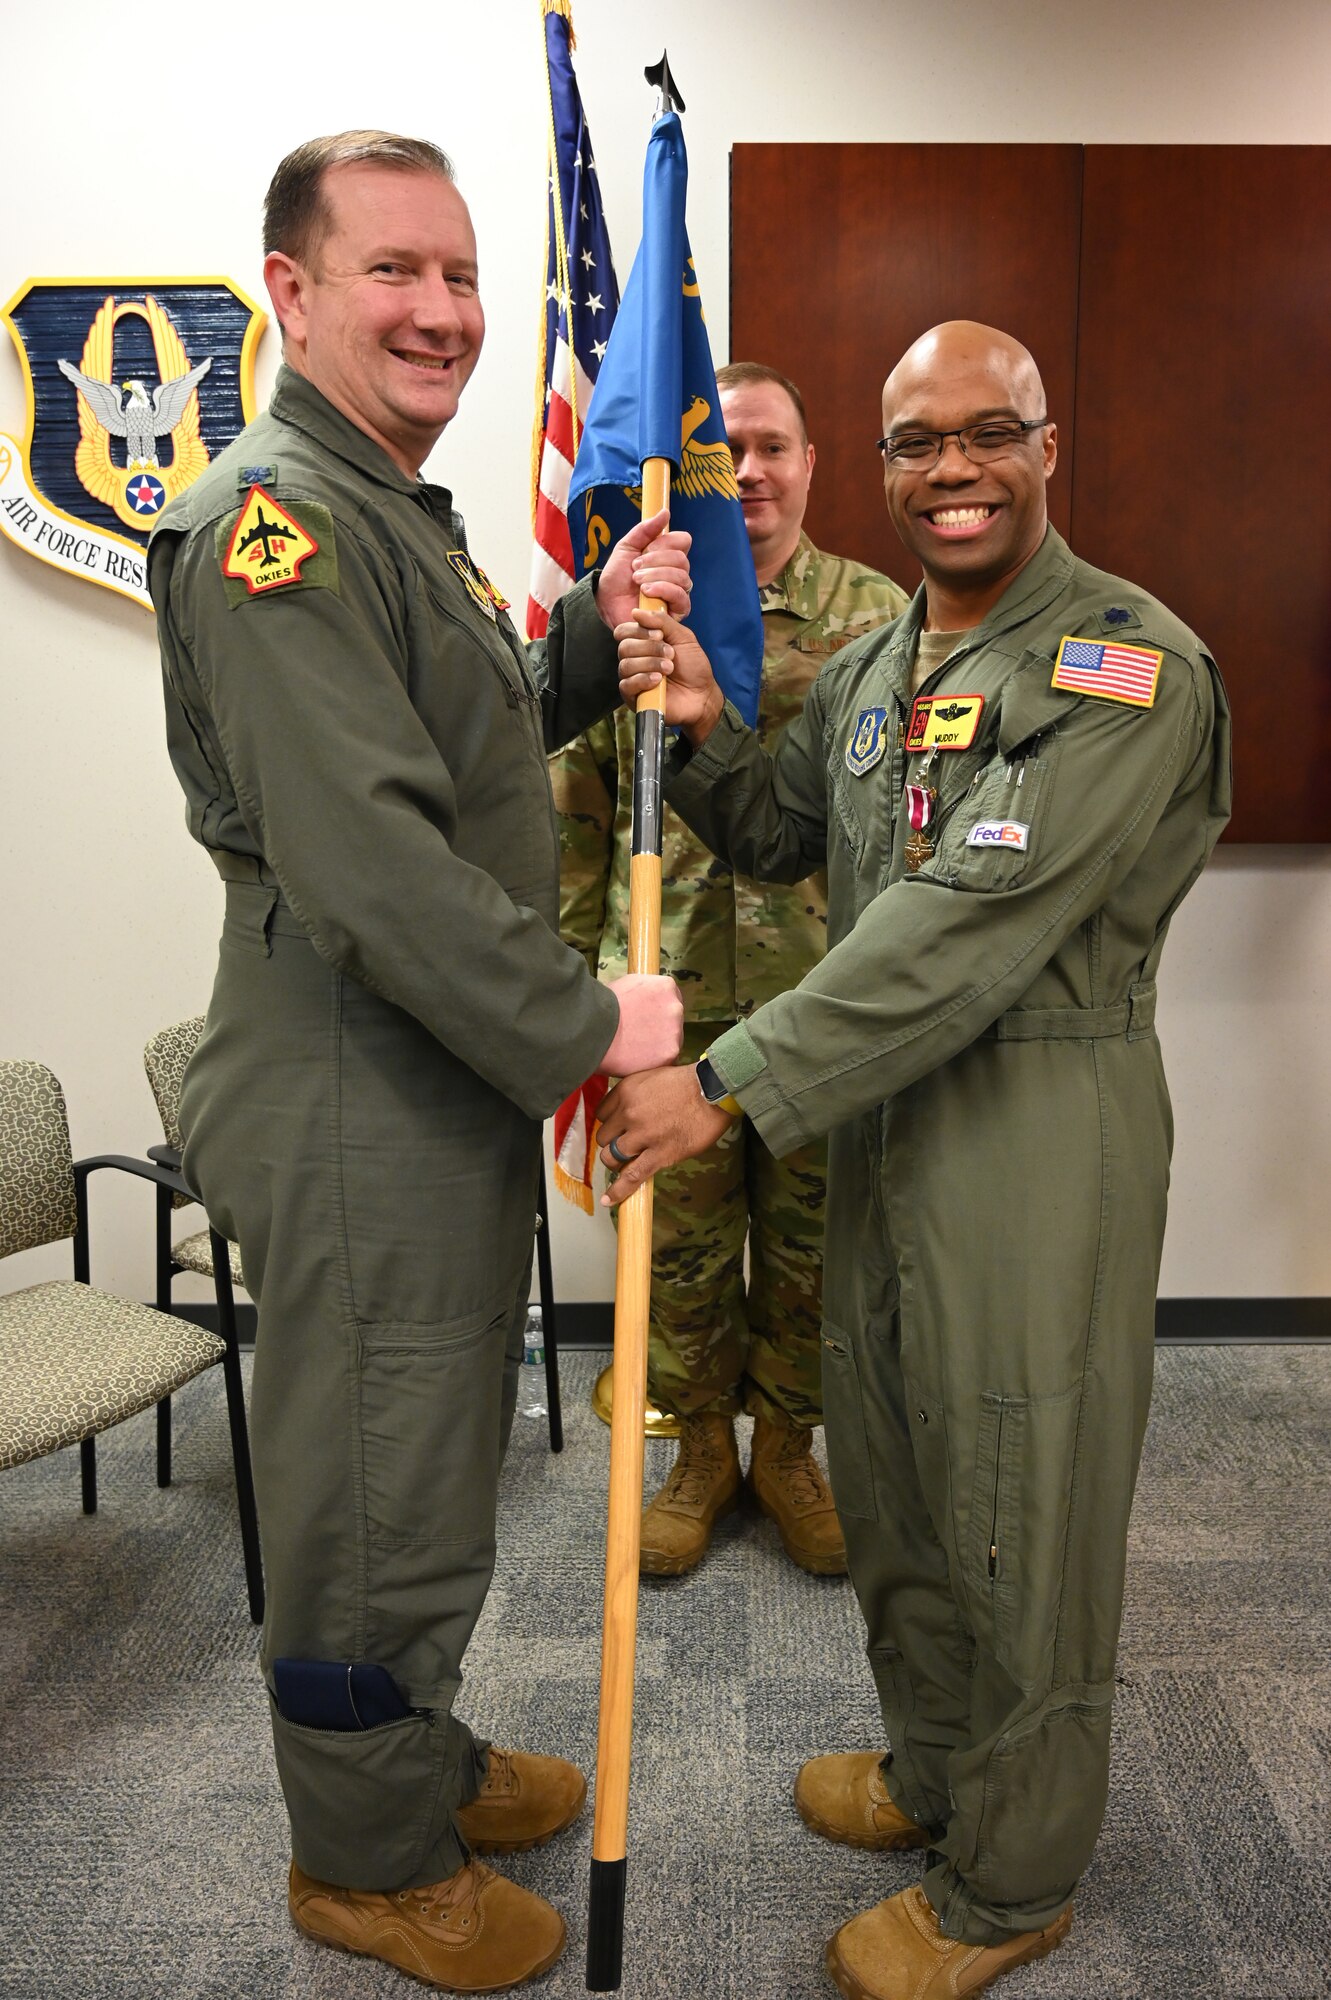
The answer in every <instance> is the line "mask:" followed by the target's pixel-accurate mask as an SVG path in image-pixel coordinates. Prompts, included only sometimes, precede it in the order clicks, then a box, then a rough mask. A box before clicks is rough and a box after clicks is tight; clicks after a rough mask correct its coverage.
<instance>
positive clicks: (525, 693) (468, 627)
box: [417, 570, 541, 709]
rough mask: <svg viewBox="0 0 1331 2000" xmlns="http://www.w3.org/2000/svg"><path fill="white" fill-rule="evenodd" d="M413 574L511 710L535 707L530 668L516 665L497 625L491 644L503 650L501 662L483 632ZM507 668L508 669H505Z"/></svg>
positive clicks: (536, 698) (535, 691) (537, 694)
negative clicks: (494, 679) (477, 657)
mask: <svg viewBox="0 0 1331 2000" xmlns="http://www.w3.org/2000/svg"><path fill="white" fill-rule="evenodd" d="M417 575H418V577H420V581H421V586H422V588H423V590H424V592H425V595H426V596H427V597H428V598H429V600H430V605H431V608H432V609H433V610H434V611H435V612H437V613H438V615H439V617H441V618H442V619H444V621H445V622H446V623H447V624H448V625H450V626H452V628H453V630H454V631H455V632H460V633H462V634H463V635H464V636H465V637H466V638H467V639H469V640H470V642H471V645H472V649H473V651H475V652H477V653H479V654H480V655H481V657H482V658H483V659H484V661H485V663H486V665H487V666H488V667H489V669H490V671H491V673H493V674H495V675H496V676H497V678H498V680H499V684H500V686H501V687H502V688H503V691H504V698H505V700H506V701H507V703H508V705H509V707H510V708H514V709H523V708H527V709H531V708H539V707H540V702H541V697H540V692H539V690H538V689H537V687H536V683H535V682H534V681H533V680H532V678H531V673H530V669H529V668H528V667H527V666H526V665H525V663H524V664H522V665H519V663H518V659H517V655H516V654H515V653H514V652H512V650H511V649H510V648H509V647H508V646H507V645H506V644H505V643H504V640H503V639H502V638H501V637H500V634H499V630H498V627H497V626H496V628H495V633H494V644H495V646H496V647H497V648H499V649H500V650H501V651H502V653H503V660H502V663H501V661H500V660H498V659H496V657H495V653H494V651H493V650H492V649H491V647H490V645H489V644H487V640H486V634H485V633H484V632H483V631H481V630H480V629H479V627H477V626H476V625H473V624H472V622H471V621H470V619H467V618H460V617H459V616H458V614H457V612H456V611H455V610H454V609H453V607H452V605H451V604H448V603H446V602H445V600H444V599H443V598H442V597H440V595H439V593H438V591H437V590H434V589H432V588H431V585H430V582H429V579H428V578H427V577H425V576H424V575H422V574H421V572H420V571H419V570H418V571H417ZM509 669H511V670H512V671H511V672H510V671H508V670H509Z"/></svg>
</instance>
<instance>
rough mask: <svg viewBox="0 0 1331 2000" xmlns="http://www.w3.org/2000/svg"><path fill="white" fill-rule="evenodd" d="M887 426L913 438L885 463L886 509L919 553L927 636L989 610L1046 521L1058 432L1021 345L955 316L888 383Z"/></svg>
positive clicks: (918, 345)
mask: <svg viewBox="0 0 1331 2000" xmlns="http://www.w3.org/2000/svg"><path fill="white" fill-rule="evenodd" d="M883 430H884V431H885V432H887V433H890V434H891V435H892V436H893V437H894V438H896V439H899V440H900V439H903V438H908V437H909V436H910V434H911V433H933V442H934V446H935V448H936V455H935V451H934V450H931V448H930V443H929V440H928V438H927V437H924V438H920V439H917V443H918V445H919V447H920V448H919V449H918V450H916V451H915V452H914V453H913V454H910V453H907V452H905V451H901V450H889V451H886V452H885V453H884V458H883V486H884V490H885V492H886V496H887V511H888V513H889V514H890V515H891V517H892V524H893V526H894V527H895V529H896V531H897V533H898V535H899V536H900V537H901V540H902V542H903V543H904V545H905V546H906V548H908V549H909V550H910V552H911V553H912V555H914V556H917V557H918V558H919V562H920V566H921V568H922V569H923V571H924V581H925V590H926V595H927V599H928V613H927V615H928V622H929V627H930V629H931V630H934V631H953V630H956V631H964V630H966V629H968V628H970V627H972V626H974V625H977V624H979V622H980V620H981V619H982V618H984V617H985V616H987V614H988V612H989V611H990V610H991V609H992V607H993V606H994V605H995V604H996V603H997V602H998V600H999V598H1000V597H1001V596H1002V595H1003V593H1004V591H1005V590H1006V589H1007V588H1008V586H1009V585H1010V584H1011V582H1012V580H1013V578H1014V577H1015V576H1017V574H1018V573H1019V572H1020V571H1021V570H1022V569H1023V568H1024V566H1025V565H1026V564H1027V563H1028V562H1029V561H1030V560H1031V557H1032V556H1033V555H1034V554H1035V552H1036V550H1037V549H1038V548H1039V547H1040V544H1041V542H1042V541H1043V540H1044V536H1045V530H1046V528H1047V526H1048V514H1047V512H1046V509H1045V482H1046V481H1047V480H1048V478H1049V476H1050V474H1051V473H1052V472H1053V470H1054V465H1055V463H1056V461H1057V457H1058V433H1057V431H1056V429H1055V427H1054V425H1053V424H1052V423H1051V422H1050V421H1049V413H1048V411H1047V410H1046V408H1045V400H1044V385H1043V383H1042V382H1041V381H1040V371H1039V369H1038V368H1037V367H1036V365H1035V363H1034V361H1033V360H1032V359H1031V357H1030V355H1029V354H1028V353H1027V351H1026V349H1025V348H1024V347H1023V346H1022V344H1021V342H1020V341H1019V340H1014V339H1013V338H1012V335H1011V334H1010V333H1000V331H999V330H998V328H997V327H995V326H981V325H980V324H979V323H978V321H976V320H971V319H951V320H947V321H945V323H944V324H943V325H942V326H935V327H931V328H930V329H929V331H928V333H926V334H922V335H921V336H920V338H919V339H918V340H917V341H916V342H915V344H914V346H913V347H911V348H909V349H908V350H907V351H906V353H905V354H903V355H902V357H901V359H900V361H898V363H897V365H896V367H895V368H894V369H893V370H892V373H891V374H890V375H889V376H888V378H887V381H886V382H885V383H884V384H883Z"/></svg>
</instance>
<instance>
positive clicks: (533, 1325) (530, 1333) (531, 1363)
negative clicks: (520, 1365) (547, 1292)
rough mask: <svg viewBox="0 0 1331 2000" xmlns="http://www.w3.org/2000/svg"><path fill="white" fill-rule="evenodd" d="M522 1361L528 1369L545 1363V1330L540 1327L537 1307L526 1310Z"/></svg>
mask: <svg viewBox="0 0 1331 2000" xmlns="http://www.w3.org/2000/svg"><path fill="white" fill-rule="evenodd" d="M522 1359H523V1361H524V1362H525V1363H526V1365H527V1366H528V1367H540V1366H542V1365H543V1364H544V1362H545V1329H544V1328H543V1326H542V1325H541V1312H540V1307H539V1306H528V1308H527V1331H526V1333H525V1335H524V1336H523V1342H522Z"/></svg>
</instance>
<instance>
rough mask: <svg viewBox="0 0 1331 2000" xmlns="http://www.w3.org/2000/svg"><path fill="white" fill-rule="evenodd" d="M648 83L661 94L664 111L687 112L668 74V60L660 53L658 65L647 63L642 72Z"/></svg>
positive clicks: (664, 54) (663, 53)
mask: <svg viewBox="0 0 1331 2000" xmlns="http://www.w3.org/2000/svg"><path fill="white" fill-rule="evenodd" d="M643 75H644V76H645V77H646V79H647V81H648V83H654V84H655V85H656V87H657V89H658V90H659V91H660V93H661V101H662V108H663V109H664V110H666V111H684V110H687V108H688V107H687V106H686V105H685V102H684V99H683V98H682V97H681V96H680V94H679V89H678V87H677V85H676V83H675V79H674V78H673V77H672V76H671V74H670V58H669V56H668V55H667V54H666V52H665V50H664V49H662V51H661V60H660V62H659V63H649V64H648V65H647V68H646V69H645V70H644V71H643Z"/></svg>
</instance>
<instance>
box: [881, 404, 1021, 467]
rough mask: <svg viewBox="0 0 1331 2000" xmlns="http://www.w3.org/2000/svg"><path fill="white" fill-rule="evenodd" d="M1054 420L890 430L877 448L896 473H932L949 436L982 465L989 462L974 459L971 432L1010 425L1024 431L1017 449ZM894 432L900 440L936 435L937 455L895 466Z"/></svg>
mask: <svg viewBox="0 0 1331 2000" xmlns="http://www.w3.org/2000/svg"><path fill="white" fill-rule="evenodd" d="M1052 422H1053V418H1052V417H1048V416H1044V417H988V418H985V419H983V420H982V421H981V422H980V423H978V424H963V425H962V426H961V428H960V430H955V431H923V430H921V431H902V432H900V433H899V434H894V433H893V432H892V431H889V432H888V434H887V436H886V437H880V438H879V439H878V441H877V448H878V450H879V451H880V452H881V453H882V454H883V460H884V463H885V464H887V465H891V466H892V470H893V471H894V472H902V471H905V472H932V471H933V469H934V467H935V466H936V465H937V464H938V463H939V461H940V460H941V458H942V456H943V453H944V451H945V450H946V449H947V441H948V439H949V438H955V439H956V441H957V449H958V450H959V451H960V453H961V455H962V457H963V458H966V459H970V462H971V464H972V465H982V464H984V463H985V462H986V461H985V460H983V459H978V458H971V455H970V453H969V452H968V451H967V449H966V436H967V433H968V432H969V433H970V434H971V435H972V436H973V435H974V433H975V432H976V431H987V430H995V429H997V428H998V427H999V426H1000V425H1006V426H1007V427H1008V428H1009V429H1011V430H1014V431H1020V433H1021V436H1020V437H1014V438H1013V440H1012V443H1013V447H1014V448H1015V447H1016V446H1017V445H1018V444H1024V443H1025V442H1026V433H1027V431H1038V430H1043V429H1044V427H1045V425H1046V424H1050V423H1052ZM894 435H898V436H899V438H900V440H902V441H904V440H905V439H906V438H935V439H937V443H938V449H937V451H936V452H935V454H934V456H933V458H932V459H930V460H929V461H928V462H927V463H926V461H925V460H924V459H915V460H908V461H907V462H906V463H905V464H904V465H895V464H893V462H892V460H891V459H890V458H889V457H888V447H889V446H890V445H891V444H892V442H893V438H894ZM996 455H997V456H998V457H999V458H1002V457H1004V456H1005V454H1004V453H1003V452H1001V451H1000V452H999V453H997V454H996Z"/></svg>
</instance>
